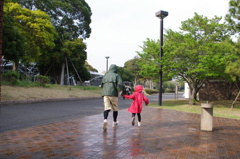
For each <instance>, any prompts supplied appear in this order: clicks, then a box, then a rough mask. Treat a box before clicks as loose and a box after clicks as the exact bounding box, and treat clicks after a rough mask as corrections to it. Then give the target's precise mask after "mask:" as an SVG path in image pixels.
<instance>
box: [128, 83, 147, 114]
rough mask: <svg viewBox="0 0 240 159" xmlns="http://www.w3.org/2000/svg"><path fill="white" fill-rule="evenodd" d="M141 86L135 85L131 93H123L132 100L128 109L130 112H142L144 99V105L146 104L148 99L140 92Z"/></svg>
mask: <svg viewBox="0 0 240 159" xmlns="http://www.w3.org/2000/svg"><path fill="white" fill-rule="evenodd" d="M142 90H143V87H142V86H141V85H137V86H136V87H135V92H134V93H133V94H132V95H124V96H125V97H126V98H128V99H133V102H132V104H131V106H130V108H129V109H128V111H129V112H130V113H141V112H142V102H143V101H144V102H145V104H146V105H148V103H149V100H148V98H147V97H146V96H144V94H143V93H142Z"/></svg>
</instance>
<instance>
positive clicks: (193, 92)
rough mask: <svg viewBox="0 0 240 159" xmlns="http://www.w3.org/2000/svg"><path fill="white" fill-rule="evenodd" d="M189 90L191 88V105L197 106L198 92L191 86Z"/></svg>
mask: <svg viewBox="0 0 240 159" xmlns="http://www.w3.org/2000/svg"><path fill="white" fill-rule="evenodd" d="M189 88H190V95H189V105H195V104H196V100H195V96H196V93H195V92H196V90H195V88H194V87H193V86H189Z"/></svg>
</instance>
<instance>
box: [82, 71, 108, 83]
mask: <svg viewBox="0 0 240 159" xmlns="http://www.w3.org/2000/svg"><path fill="white" fill-rule="evenodd" d="M89 73H90V74H91V79H90V80H89V81H85V82H84V83H85V85H91V86H99V85H101V83H102V78H103V76H104V74H102V73H98V72H92V71H89Z"/></svg>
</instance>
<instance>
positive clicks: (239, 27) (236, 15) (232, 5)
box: [225, 0, 240, 35]
mask: <svg viewBox="0 0 240 159" xmlns="http://www.w3.org/2000/svg"><path fill="white" fill-rule="evenodd" d="M225 19H226V21H227V22H228V23H229V25H230V29H232V30H233V34H235V33H237V34H238V35H239V32H240V22H239V21H240V0H230V1H229V13H228V14H227V15H226V17H225Z"/></svg>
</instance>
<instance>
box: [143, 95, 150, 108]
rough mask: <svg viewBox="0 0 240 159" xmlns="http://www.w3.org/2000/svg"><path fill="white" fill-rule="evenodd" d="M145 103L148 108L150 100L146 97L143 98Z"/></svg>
mask: <svg viewBox="0 0 240 159" xmlns="http://www.w3.org/2000/svg"><path fill="white" fill-rule="evenodd" d="M143 101H144V102H145V104H146V106H148V104H149V100H148V98H147V97H146V96H143Z"/></svg>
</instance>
